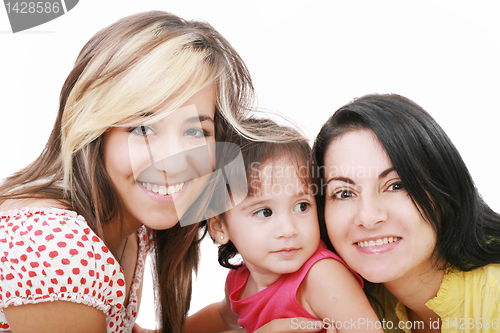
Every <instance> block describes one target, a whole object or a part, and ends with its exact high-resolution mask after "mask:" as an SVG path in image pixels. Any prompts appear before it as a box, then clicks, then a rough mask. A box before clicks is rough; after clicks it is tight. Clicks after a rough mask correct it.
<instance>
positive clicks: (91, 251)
mask: <svg viewBox="0 0 500 333" xmlns="http://www.w3.org/2000/svg"><path fill="white" fill-rule="evenodd" d="M138 237H139V257H138V259H137V268H136V271H135V274H134V281H133V283H132V285H131V287H130V295H129V304H128V306H127V307H126V308H125V307H124V306H123V303H124V301H125V295H126V290H125V287H126V286H125V277H124V275H123V272H122V270H121V267H120V265H119V263H118V261H117V260H116V258H115V257H114V256H113V255H112V254H111V252H110V251H109V249H108V248H107V247H106V246H105V244H104V242H103V241H102V240H101V239H100V238H99V237H97V235H96V234H95V233H94V232H93V231H92V229H90V228H89V227H88V225H87V223H86V221H85V219H84V218H83V217H82V216H79V215H77V214H76V213H75V212H72V211H68V210H62V209H57V208H40V209H39V208H23V209H21V210H15V211H9V212H0V332H9V331H10V328H9V324H8V322H7V320H6V318H5V315H4V313H3V308H5V307H7V306H11V305H23V304H31V303H39V302H47V301H55V300H58V301H59V300H64V301H71V302H76V303H82V304H86V305H89V306H93V307H95V308H97V309H99V310H102V311H103V312H104V313H106V324H107V332H108V333H111V332H131V330H132V327H133V325H134V322H135V318H136V317H137V289H138V288H139V286H140V284H141V280H142V274H143V271H144V262H145V258H146V254H147V250H148V249H147V235H146V228H145V227H142V228H141V229H139V231H138Z"/></svg>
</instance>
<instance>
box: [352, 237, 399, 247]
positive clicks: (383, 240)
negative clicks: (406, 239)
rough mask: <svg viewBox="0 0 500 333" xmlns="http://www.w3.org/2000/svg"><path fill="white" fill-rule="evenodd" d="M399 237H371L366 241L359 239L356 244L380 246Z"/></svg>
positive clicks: (360, 245) (395, 240)
mask: <svg viewBox="0 0 500 333" xmlns="http://www.w3.org/2000/svg"><path fill="white" fill-rule="evenodd" d="M400 239H401V237H392V236H391V237H382V238H377V239H371V240H366V241H360V242H357V243H356V244H357V245H358V246H359V247H374V246H381V245H385V244H390V243H394V242H397V241H399V240H400Z"/></svg>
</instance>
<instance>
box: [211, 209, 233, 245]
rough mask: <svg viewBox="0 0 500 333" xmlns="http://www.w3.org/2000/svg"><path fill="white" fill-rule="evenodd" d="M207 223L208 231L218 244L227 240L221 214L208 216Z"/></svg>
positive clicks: (222, 243) (227, 236)
mask: <svg viewBox="0 0 500 333" xmlns="http://www.w3.org/2000/svg"><path fill="white" fill-rule="evenodd" d="M207 225H208V233H209V234H210V236H212V238H213V239H214V240H215V241H216V242H217V243H218V244H220V245H224V244H227V242H229V234H228V232H227V227H226V223H225V222H224V218H223V217H222V215H218V216H214V217H211V218H209V219H208V220H207Z"/></svg>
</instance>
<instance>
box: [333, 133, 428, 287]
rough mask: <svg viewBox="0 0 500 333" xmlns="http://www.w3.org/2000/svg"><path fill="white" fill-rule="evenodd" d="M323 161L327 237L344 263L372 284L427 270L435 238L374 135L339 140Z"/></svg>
mask: <svg viewBox="0 0 500 333" xmlns="http://www.w3.org/2000/svg"><path fill="white" fill-rule="evenodd" d="M324 160H325V178H326V179H325V181H326V183H327V185H326V189H325V191H326V193H325V195H326V201H325V205H326V207H325V220H326V226H327V229H328V236H329V238H330V240H331V242H332V244H333V246H334V247H335V249H336V250H337V252H338V253H339V255H340V256H341V257H342V258H343V259H344V260H345V261H346V263H347V264H348V265H349V266H350V267H352V268H353V269H354V270H355V271H356V272H358V273H359V274H361V275H362V276H363V277H364V278H365V279H367V280H368V281H371V282H375V283H386V282H392V281H396V280H401V279H405V277H406V276H416V275H418V274H420V273H421V272H423V271H424V270H425V269H428V268H430V267H431V263H432V261H431V256H432V252H433V250H434V247H435V244H436V234H435V232H434V230H433V229H432V227H431V225H430V224H429V223H428V222H427V221H425V220H424V219H423V218H422V216H421V215H420V213H419V211H418V210H417V208H416V207H415V205H414V204H413V202H412V200H411V199H410V197H409V196H408V194H407V192H406V191H405V189H404V184H402V182H401V180H400V178H399V176H398V174H397V172H396V170H394V168H393V166H392V163H391V161H390V159H389V156H388V155H387V153H386V151H385V149H384V148H383V147H382V145H381V143H380V142H379V140H378V139H377V137H376V136H375V134H374V133H373V132H372V131H370V130H354V131H351V132H348V133H346V134H344V135H342V136H340V137H339V138H337V139H335V140H334V141H333V142H332V143H331V144H330V146H329V147H328V149H327V151H326V154H325V159H324ZM401 281H404V280H401Z"/></svg>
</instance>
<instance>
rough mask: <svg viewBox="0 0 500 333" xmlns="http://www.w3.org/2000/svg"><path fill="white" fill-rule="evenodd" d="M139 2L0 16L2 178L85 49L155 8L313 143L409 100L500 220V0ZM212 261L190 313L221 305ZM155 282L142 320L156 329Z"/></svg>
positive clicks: (209, 253)
mask: <svg viewBox="0 0 500 333" xmlns="http://www.w3.org/2000/svg"><path fill="white" fill-rule="evenodd" d="M135 2H136V3H137V4H134V2H132V1H127V2H124V1H119V0H105V1H102V0H81V1H80V3H79V4H78V5H77V6H76V7H75V8H74V9H73V10H71V11H70V12H68V13H67V14H65V15H64V16H62V17H60V18H57V19H55V20H54V21H51V22H48V23H46V24H44V25H41V26H38V27H35V28H32V29H30V30H28V31H25V32H21V33H17V34H12V32H11V30H10V25H9V23H8V18H7V14H6V11H5V10H4V9H3V8H0V128H1V130H0V178H4V177H5V176H7V175H8V174H10V173H12V172H14V171H16V170H18V169H19V168H21V167H22V166H24V165H26V164H28V163H29V162H31V161H32V160H33V159H34V158H35V157H36V156H37V155H38V154H39V153H40V152H41V150H42V149H43V147H44V145H45V142H46V140H47V138H48V136H49V133H50V130H51V128H52V124H53V121H54V119H55V116H56V113H57V108H58V96H59V92H60V89H61V87H62V85H63V82H64V80H65V78H66V76H67V75H68V74H69V72H70V70H71V68H72V66H73V63H74V61H75V59H76V57H77V54H78V52H79V51H80V49H81V48H82V47H83V45H84V44H85V43H86V42H87V40H88V39H89V38H90V37H91V36H92V35H93V34H94V33H96V32H97V31H98V30H100V29H101V28H103V27H105V26H107V25H109V24H111V23H113V22H114V21H116V20H118V19H119V18H122V17H124V16H127V15H130V14H134V13H137V12H141V11H147V10H153V9H156V10H165V11H170V12H172V13H175V14H177V15H179V16H181V17H183V18H186V19H203V20H206V21H208V22H209V23H210V24H212V25H213V26H214V27H215V28H216V29H217V30H219V32H221V33H222V34H223V35H224V36H225V37H226V38H227V39H228V40H229V41H230V42H231V43H232V45H233V46H234V47H235V48H236V50H237V51H238V52H239V53H240V55H241V56H242V58H243V59H244V60H245V62H246V64H247V65H248V67H249V69H250V72H251V74H252V76H253V79H254V83H255V87H256V90H257V93H258V97H259V106H260V107H262V108H265V109H268V110H272V111H277V112H281V113H284V114H286V115H287V116H288V117H290V118H291V119H293V120H294V121H296V122H297V123H298V124H299V125H300V126H301V127H302V129H303V130H304V131H305V132H306V133H307V135H308V136H309V138H311V139H313V138H314V136H315V135H316V133H317V132H318V131H319V128H320V127H321V125H322V124H323V123H324V122H325V121H326V119H327V118H328V117H329V116H330V115H331V114H332V113H333V112H334V111H335V110H336V109H337V108H339V107H340V106H342V105H343V104H345V103H347V102H349V101H350V100H351V99H352V98H354V97H358V96H361V95H364V94H367V93H373V92H377V93H389V92H391V93H399V94H401V95H404V96H406V97H409V98H410V99H413V100H414V101H416V102H417V103H418V104H420V105H421V106H423V107H424V108H425V109H426V110H427V111H429V112H430V113H431V114H432V115H433V116H434V117H435V118H436V119H437V121H438V122H439V123H440V124H441V125H442V126H443V127H444V129H445V130H446V132H447V133H448V134H449V135H450V137H451V138H452V140H453V142H454V143H455V144H456V146H457V148H458V149H459V151H460V152H461V153H462V156H463V158H464V159H465V162H466V163H467V165H468V167H469V169H470V171H471V173H472V176H473V177H474V179H475V182H476V185H477V187H478V188H479V190H480V192H481V193H482V195H483V197H484V198H485V200H486V202H488V203H489V204H490V205H491V206H492V208H493V209H495V210H496V211H500V202H499V196H498V194H497V193H496V191H497V190H498V188H499V187H500V177H499V176H498V172H499V162H500V158H499V156H498V151H499V148H498V146H499V144H500V129H499V128H498V120H499V116H498V114H499V112H500V102H499V97H500V61H499V60H500V37H499V33H500V20H499V19H498V17H499V16H500V15H499V14H500V9H499V8H500V6H499V5H498V3H499V2H497V1H457V0H449V1H414V2H410V1H373V0H370V1H326V0H324V1H319V0H318V1H289V0H288V1H284V0H283V1H272V0H271V1H249V0H247V1H235V0H228V1H218V0H211V1H202V0H200V1H189V0H177V1H168V0H167V1H166V0H162V1H153V0H143V1H135ZM124 3H126V5H124ZM216 257H217V256H216V247H215V245H213V244H212V243H211V241H210V240H206V241H205V242H204V243H203V244H202V263H201V266H200V272H199V275H198V279H197V281H196V283H195V285H194V291H193V302H192V311H196V310H198V309H200V308H201V307H203V306H204V305H206V304H209V303H211V302H215V301H218V300H220V299H221V298H222V296H223V284H224V278H225V274H226V270H225V269H223V268H221V267H219V265H218V263H217V259H216ZM146 278H147V279H150V274H147V275H146ZM148 282H149V281H146V288H145V290H144V297H143V304H142V307H141V311H140V314H139V318H138V323H139V324H141V325H142V326H143V327H144V326H145V327H150V328H153V327H154V307H153V303H152V290H151V289H150V288H151V286H150V283H148Z"/></svg>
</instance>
